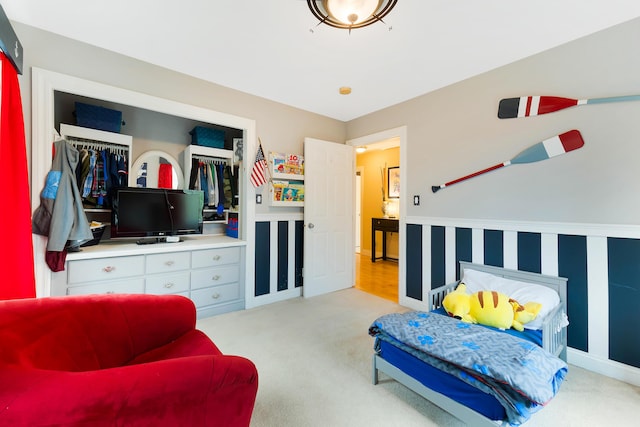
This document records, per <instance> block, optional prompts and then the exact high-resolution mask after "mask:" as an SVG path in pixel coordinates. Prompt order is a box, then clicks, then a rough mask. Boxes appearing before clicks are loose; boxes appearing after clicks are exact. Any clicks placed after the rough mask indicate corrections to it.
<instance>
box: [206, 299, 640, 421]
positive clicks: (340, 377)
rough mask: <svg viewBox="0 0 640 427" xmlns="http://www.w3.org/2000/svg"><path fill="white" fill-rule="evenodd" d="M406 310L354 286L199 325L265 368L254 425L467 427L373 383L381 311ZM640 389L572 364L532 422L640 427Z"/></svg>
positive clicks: (386, 383)
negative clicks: (372, 331)
mask: <svg viewBox="0 0 640 427" xmlns="http://www.w3.org/2000/svg"><path fill="white" fill-rule="evenodd" d="M397 311H406V309H405V308H403V307H401V306H399V305H397V304H394V303H392V302H390V301H387V300H384V299H381V298H378V297H375V296H373V295H370V294H367V293H364V292H362V291H359V290H356V289H348V290H345V291H339V292H334V293H331V294H328V295H324V296H319V297H314V298H309V299H305V298H295V299H292V300H288V301H283V302H279V303H275V304H270V305H266V306H262V307H258V308H255V309H251V310H244V311H239V312H234V313H228V314H224V315H220V316H214V317H210V318H208V319H202V320H200V321H198V328H200V329H202V330H203V331H204V332H205V333H207V334H208V335H209V336H210V337H211V338H212V339H213V340H214V342H215V343H216V344H217V345H218V347H219V348H220V349H221V350H222V351H223V352H224V353H227V354H236V355H241V356H244V357H247V358H249V359H251V360H252V361H253V362H254V363H255V364H256V366H257V368H258V375H259V388H258V397H257V400H256V405H255V409H254V413H253V418H252V423H251V426H252V427H285V426H294V427H313V426H322V427H326V426H339V427H342V426H345V427H346V426H349V427H359V426H385V427H392V426H398V427H411V426H422V427H424V426H452V427H453V426H462V425H464V424H463V423H462V422H460V421H458V420H457V419H456V418H455V417H453V416H451V415H450V414H447V413H446V412H444V411H442V410H440V409H439V408H438V407H436V406H434V405H432V404H430V403H429V402H427V401H425V400H424V399H423V398H421V397H420V396H418V395H417V394H415V393H413V392H412V391H410V390H408V389H407V388H405V387H403V386H402V385H400V384H398V383H397V382H395V381H393V380H390V379H389V378H388V377H386V376H385V375H384V374H381V376H380V379H381V381H380V383H379V384H378V385H376V386H374V385H372V384H371V357H372V354H373V350H372V345H373V339H372V338H371V337H370V336H369V335H368V334H367V330H368V328H369V326H370V325H371V323H372V322H373V321H374V320H375V319H376V318H377V317H378V316H380V315H383V314H386V313H391V312H397ZM638 418H640V388H638V387H634V386H631V385H629V384H626V383H623V382H620V381H616V380H613V379H610V378H607V377H604V376H601V375H598V374H594V373H591V372H589V371H586V370H584V369H580V368H577V367H575V366H569V374H568V375H567V379H566V380H565V381H564V383H563V385H562V387H561V390H560V392H559V394H558V395H557V396H556V397H555V398H554V399H553V400H552V401H551V402H550V403H549V404H548V405H547V407H546V408H543V409H542V410H541V411H540V412H539V413H537V414H535V415H534V416H533V418H532V419H531V420H530V421H529V422H528V423H526V426H527V427H529V426H580V427H582V426H626V425H638V424H637V423H638V422H639V421H638Z"/></svg>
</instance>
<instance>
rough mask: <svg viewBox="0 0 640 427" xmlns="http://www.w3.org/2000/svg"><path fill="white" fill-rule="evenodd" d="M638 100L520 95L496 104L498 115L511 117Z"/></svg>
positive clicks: (635, 97)
mask: <svg viewBox="0 0 640 427" xmlns="http://www.w3.org/2000/svg"><path fill="white" fill-rule="evenodd" d="M625 101H640V95H629V96H613V97H610V98H593V99H571V98H561V97H558V96H521V97H520V98H505V99H502V100H500V104H499V105H498V117H499V118H501V119H513V118H516V117H530V116H538V115H540V114H547V113H553V112H555V111H560V110H564V109H565V108H571V107H575V106H577V105H587V104H606V103H609V102H625Z"/></svg>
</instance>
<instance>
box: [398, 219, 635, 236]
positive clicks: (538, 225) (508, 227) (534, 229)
mask: <svg viewBox="0 0 640 427" xmlns="http://www.w3.org/2000/svg"><path fill="white" fill-rule="evenodd" d="M405 223H407V224H422V225H439V226H444V227H447V226H451V227H467V228H484V229H496V230H503V231H524V232H530V233H560V234H575V235H583V236H602V237H627V238H633V239H639V238H640V225H633V224H587V223H570V222H543V221H540V222H536V221H509V220H496V219H469V218H442V217H418V216H408V217H405Z"/></svg>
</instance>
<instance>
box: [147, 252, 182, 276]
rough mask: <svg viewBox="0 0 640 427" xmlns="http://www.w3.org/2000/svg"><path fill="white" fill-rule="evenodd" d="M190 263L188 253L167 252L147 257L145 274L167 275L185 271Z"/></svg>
mask: <svg viewBox="0 0 640 427" xmlns="http://www.w3.org/2000/svg"><path fill="white" fill-rule="evenodd" d="M190 261H191V254H190V253H189V252H169V253H166V254H153V255H147V260H146V273H147V274H155V273H169V272H172V271H179V270H187V269H189V263H190Z"/></svg>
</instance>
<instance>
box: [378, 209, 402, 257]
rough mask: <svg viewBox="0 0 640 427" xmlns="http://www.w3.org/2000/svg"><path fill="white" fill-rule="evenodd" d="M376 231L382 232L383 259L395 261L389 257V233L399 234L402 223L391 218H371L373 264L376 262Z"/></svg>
mask: <svg viewBox="0 0 640 427" xmlns="http://www.w3.org/2000/svg"><path fill="white" fill-rule="evenodd" d="M376 231H381V232H382V259H383V260H385V261H386V260H387V259H393V260H396V261H397V259H396V258H388V257H387V233H398V232H399V231H400V221H398V220H397V219H391V218H371V262H376V259H380V258H379V257H378V258H376Z"/></svg>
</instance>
